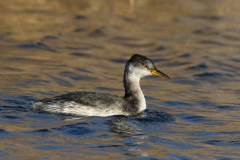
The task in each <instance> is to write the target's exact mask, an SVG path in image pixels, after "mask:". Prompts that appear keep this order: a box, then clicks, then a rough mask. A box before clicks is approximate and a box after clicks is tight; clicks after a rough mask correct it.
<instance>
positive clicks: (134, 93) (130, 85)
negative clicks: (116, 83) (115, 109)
mask: <svg viewBox="0 0 240 160" xmlns="http://www.w3.org/2000/svg"><path fill="white" fill-rule="evenodd" d="M123 83H124V88H125V95H124V98H125V99H126V100H127V101H128V102H129V103H130V104H132V107H133V108H132V110H134V112H136V113H140V112H142V111H143V110H145V109H146V101H145V97H144V95H143V93H142V90H141V88H140V77H138V76H136V75H134V74H133V73H129V72H127V71H125V72H124V78H123Z"/></svg>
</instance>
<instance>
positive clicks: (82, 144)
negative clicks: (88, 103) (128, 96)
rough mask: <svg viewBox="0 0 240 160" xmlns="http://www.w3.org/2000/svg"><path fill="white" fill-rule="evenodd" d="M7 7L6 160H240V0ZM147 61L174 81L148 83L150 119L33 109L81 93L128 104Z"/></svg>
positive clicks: (1, 37) (2, 110)
mask: <svg viewBox="0 0 240 160" xmlns="http://www.w3.org/2000/svg"><path fill="white" fill-rule="evenodd" d="M0 6H1V11H2V12H3V14H0V19H2V20H3V23H2V25H1V27H0V28H1V31H0V79H1V81H0V86H1V87H0V122H1V124H0V139H1V143H0V159H123V160H128V159H136V160H155V159H161V160H162V159H163V160H168V159H171V160H198V159H199V160H200V159H210V160H212V159H216V160H235V159H239V157H240V153H239V149H240V148H239V147H240V128H239V126H240V120H239V119H240V117H239V113H240V110H239V106H240V98H239V97H240V85H239V84H240V83H239V82H240V74H239V69H240V56H239V40H240V30H239V25H238V24H239V23H240V21H239V16H240V15H239V7H240V6H239V3H238V2H226V1H201V2H200V1H197V0H194V1H186V2H180V1H175V2H174V3H173V2H172V1H169V2H168V1H166V2H162V1H154V0H153V1H148V0H143V1H141V2H140V1H135V4H134V6H129V3H128V1H114V2H110V1H106V0H99V1H68V2H63V1H57V0H56V1H55V0H54V1H51V2H50V1H49V2H47V1H46V2H41V3H40V2H39V3H38V1H36V2H35V1H34V2H31V3H30V2H29V1H21V2H18V3H17V2H14V3H13V2H7V1H6V2H4V3H3V2H0ZM9 6H11V7H9ZM46 6H47V7H46ZM129 7H130V8H129ZM131 7H133V8H131ZM136 53H137V54H142V55H145V56H147V57H149V58H151V59H152V60H153V62H154V63H155V65H156V67H157V68H158V69H159V70H161V71H162V72H164V73H166V74H167V75H169V76H170V77H171V79H170V80H167V79H162V78H160V77H157V76H149V77H146V78H144V79H142V80H141V88H142V90H143V93H144V95H145V98H146V101H147V110H146V111H145V112H144V113H143V114H141V115H138V116H136V117H126V116H110V117H97V116H96V117H82V116H74V115H67V114H54V113H48V112H44V111H35V110H33V109H32V106H31V102H33V101H37V100H39V99H42V98H48V97H52V96H56V95H60V94H65V93H70V92H74V91H96V92H105V93H111V94H115V95H119V96H123V94H124V88H123V84H122V79H123V70H124V67H125V63H126V61H127V60H128V59H129V58H130V57H131V55H132V54H136Z"/></svg>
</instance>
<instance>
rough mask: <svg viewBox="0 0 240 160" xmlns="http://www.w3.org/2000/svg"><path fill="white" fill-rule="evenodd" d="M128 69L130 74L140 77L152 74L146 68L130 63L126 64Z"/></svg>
mask: <svg viewBox="0 0 240 160" xmlns="http://www.w3.org/2000/svg"><path fill="white" fill-rule="evenodd" d="M126 69H127V70H128V71H129V73H130V74H132V75H135V76H136V77H138V78H143V77H145V76H149V75H152V74H151V72H150V71H149V70H148V69H146V68H138V67H134V66H132V65H129V64H128V65H127V66H126Z"/></svg>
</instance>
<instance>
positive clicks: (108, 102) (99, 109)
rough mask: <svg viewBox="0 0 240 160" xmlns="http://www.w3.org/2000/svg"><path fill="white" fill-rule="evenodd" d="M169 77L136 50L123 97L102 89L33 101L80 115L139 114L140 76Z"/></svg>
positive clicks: (41, 106) (142, 105)
mask: <svg viewBox="0 0 240 160" xmlns="http://www.w3.org/2000/svg"><path fill="white" fill-rule="evenodd" d="M152 74H153V75H157V76H161V77H164V78H167V79H170V77H169V76H168V75H166V74H164V73H162V72H160V71H159V70H157V69H156V67H155V66H154V63H153V62H152V61H151V60H150V59H148V58H147V57H145V56H142V55H139V54H134V55H133V56H132V57H131V58H130V59H129V60H128V61H127V63H126V66H125V70H124V76H123V83H124V88H125V95H124V97H120V96H116V95H112V94H107V93H99V92H72V93H69V94H63V95H60V96H56V97H53V98H45V99H42V100H39V101H37V102H33V103H32V105H33V108H34V109H36V110H42V111H48V112H54V113H65V114H73V115H80V116H102V117H106V116H112V115H126V116H133V115H138V114H140V113H141V112H143V111H144V110H145V109H146V101H145V98H144V95H143V93H142V90H141V88H140V83H139V82H140V79H141V78H143V77H145V76H148V75H152Z"/></svg>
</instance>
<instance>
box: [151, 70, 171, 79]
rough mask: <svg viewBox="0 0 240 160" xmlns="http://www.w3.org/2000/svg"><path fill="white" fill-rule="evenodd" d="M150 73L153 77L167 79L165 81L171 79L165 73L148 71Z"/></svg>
mask: <svg viewBox="0 0 240 160" xmlns="http://www.w3.org/2000/svg"><path fill="white" fill-rule="evenodd" d="M150 72H151V73H152V74H153V75H156V76H160V77H163V78H167V79H171V78H170V77H169V76H168V75H166V74H165V73H162V72H161V71H159V70H157V69H153V70H150Z"/></svg>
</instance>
